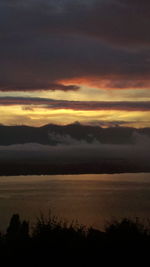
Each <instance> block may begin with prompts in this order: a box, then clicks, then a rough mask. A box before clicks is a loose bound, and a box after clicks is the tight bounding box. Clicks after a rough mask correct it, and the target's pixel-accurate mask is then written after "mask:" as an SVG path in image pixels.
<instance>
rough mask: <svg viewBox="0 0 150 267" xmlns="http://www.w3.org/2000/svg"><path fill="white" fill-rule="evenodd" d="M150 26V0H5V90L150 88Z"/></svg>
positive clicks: (0, 27)
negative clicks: (84, 85) (83, 82)
mask: <svg viewBox="0 0 150 267" xmlns="http://www.w3.org/2000/svg"><path fill="white" fill-rule="evenodd" d="M149 28H150V4H149V1H146V0H145V1H139V0H135V1H133V0H132V1H125V0H123V1H121V0H105V1H104V0H100V1H96V0H88V1H84V0H82V1H73V0H71V1H69V0H66V1H65V0H57V1H56V0H55V1H54V0H49V1H48V0H38V1H34V0H27V1H23V0H21V1H17V0H16V1H15V0H13V1H9V0H1V2H0V32H1V36H0V58H1V66H0V90H1V91H32V90H58V89H59V90H65V91H69V90H76V89H78V84H74V83H72V82H71V83H70V84H68V85H65V84H64V83H61V82H60V81H62V80H70V81H71V80H72V81H73V79H76V78H78V79H79V78H83V77H84V78H86V79H87V82H90V80H91V79H97V81H98V84H99V87H104V88H121V89H122V88H148V89H149V88H150V78H149V77H150V49H149V46H150V35H149Z"/></svg>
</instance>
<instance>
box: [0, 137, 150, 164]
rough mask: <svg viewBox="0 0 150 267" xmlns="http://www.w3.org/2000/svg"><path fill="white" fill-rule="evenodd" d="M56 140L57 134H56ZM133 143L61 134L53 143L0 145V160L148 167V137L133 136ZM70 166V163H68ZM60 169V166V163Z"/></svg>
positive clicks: (149, 141) (149, 142)
mask: <svg viewBox="0 0 150 267" xmlns="http://www.w3.org/2000/svg"><path fill="white" fill-rule="evenodd" d="M56 138H57V139H58V136H56ZM134 139H135V144H132V145H112V144H101V143H100V142H98V141H96V140H94V141H93V142H92V143H91V144H89V143H86V142H85V141H77V140H73V139H72V138H71V137H69V136H64V139H62V143H61V144H58V145H56V146H50V145H40V144H32V143H30V144H24V145H11V146H7V147H4V146H0V151H1V153H0V160H3V161H6V162H7V160H9V162H10V161H11V160H14V159H15V160H16V159H19V161H20V160H29V161H30V163H31V162H32V161H34V162H35V161H38V162H50V163H51V164H57V165H58V166H59V164H61V166H63V164H74V166H75V164H85V163H86V164H100V162H102V161H103V162H111V165H113V164H114V163H115V164H116V163H117V164H119V165H118V166H120V164H127V162H128V163H130V164H131V165H133V166H136V164H140V165H141V166H149V157H150V149H149V147H150V138H148V137H145V136H144V135H140V134H136V133H135V135H134ZM68 166H69V165H68ZM59 168H60V166H59Z"/></svg>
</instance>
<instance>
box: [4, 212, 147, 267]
mask: <svg viewBox="0 0 150 267" xmlns="http://www.w3.org/2000/svg"><path fill="white" fill-rule="evenodd" d="M149 255H150V228H149V226H147V227H145V226H144V225H143V224H141V223H140V222H139V221H138V220H135V221H131V220H129V219H123V220H121V221H115V222H112V223H110V224H109V225H107V227H106V228H105V231H100V230H97V229H94V228H86V227H84V226H82V225H79V224H78V223H71V224H69V223H67V222H65V221H63V220H59V219H57V218H56V217H53V216H49V217H48V219H45V218H44V217H43V216H41V217H40V218H38V219H37V222H36V224H35V225H34V227H32V229H29V223H28V222H27V221H21V220H20V217H19V215H18V214H14V215H13V216H12V218H11V220H10V223H9V226H8V228H7V231H6V233H5V234H1V236H0V260H1V265H0V266H104V264H105V266H106V265H107V264H108V263H109V264H110V263H111V265H112V264H115V266H116V265H119V266H124V265H125V266H128V265H129V266H130V265H131V264H132V265H133V266H135V264H136V263H137V262H138V263H140V261H141V264H142V266H144V261H146V260H147V264H148V263H149Z"/></svg>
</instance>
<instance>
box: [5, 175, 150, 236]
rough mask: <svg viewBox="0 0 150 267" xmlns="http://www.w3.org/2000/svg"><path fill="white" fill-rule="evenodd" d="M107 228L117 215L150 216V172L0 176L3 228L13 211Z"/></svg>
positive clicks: (28, 215)
mask: <svg viewBox="0 0 150 267" xmlns="http://www.w3.org/2000/svg"><path fill="white" fill-rule="evenodd" d="M49 210H51V211H52V213H53V214H54V215H57V216H60V217H63V218H65V219H68V220H70V221H71V220H73V219H78V221H79V222H80V223H82V224H86V225H92V226H94V227H98V228H103V226H104V224H105V223H106V221H109V220H111V219H113V218H122V217H130V218H135V217H140V218H148V217H149V218H150V173H147V174H144V173H140V174H111V175H108V174H107V175H103V174H98V175H91V174H90V175H67V176H66V175H57V176H53V175H49V176H19V177H15V176H13V177H0V229H1V230H2V231H3V230H4V229H5V228H6V225H7V224H8V221H9V219H10V216H11V215H12V214H13V213H20V214H21V216H22V217H23V219H28V220H30V221H31V222H34V221H35V218H36V216H38V215H39V214H40V212H42V213H43V214H48V212H49Z"/></svg>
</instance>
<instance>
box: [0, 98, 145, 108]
mask: <svg viewBox="0 0 150 267" xmlns="http://www.w3.org/2000/svg"><path fill="white" fill-rule="evenodd" d="M0 105H1V106H13V105H24V106H26V105H32V106H33V108H34V107H36V106H38V107H41V108H46V109H72V110H87V111H88V110H89V111H90V110H91V111H92V110H125V111H150V101H142V102H140V101H139V102H137V101H136V102H133V101H112V102H111V101H67V100H55V99H48V98H38V97H37V98H33V97H32V98H29V97H0Z"/></svg>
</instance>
